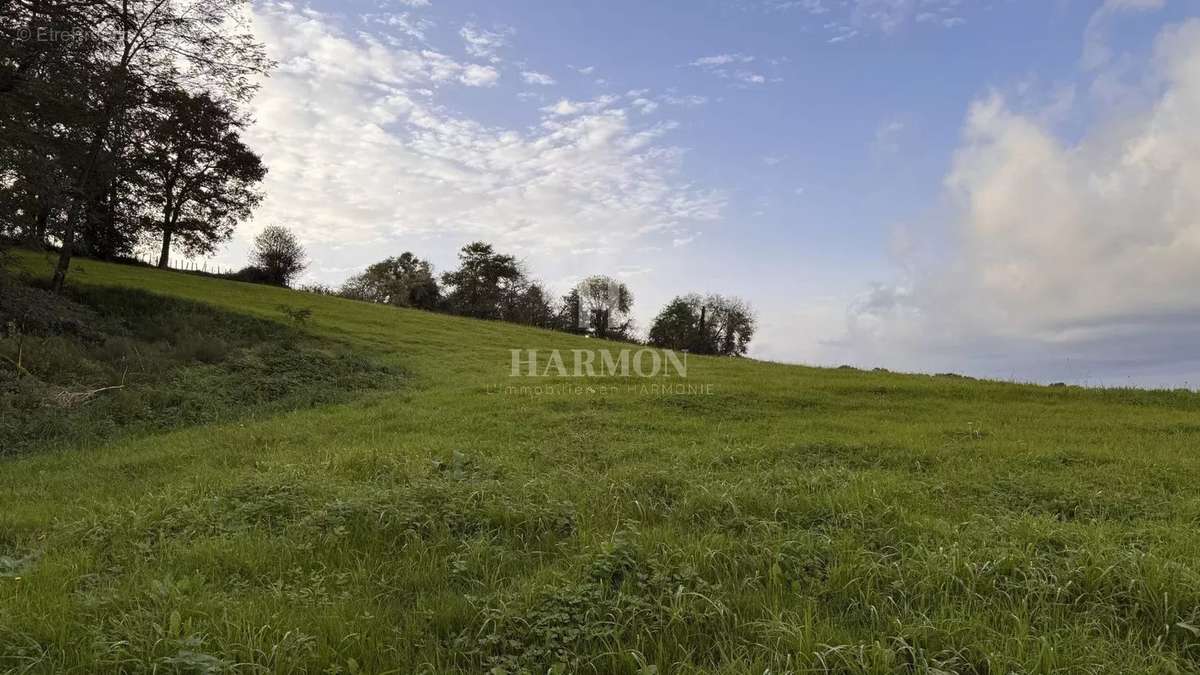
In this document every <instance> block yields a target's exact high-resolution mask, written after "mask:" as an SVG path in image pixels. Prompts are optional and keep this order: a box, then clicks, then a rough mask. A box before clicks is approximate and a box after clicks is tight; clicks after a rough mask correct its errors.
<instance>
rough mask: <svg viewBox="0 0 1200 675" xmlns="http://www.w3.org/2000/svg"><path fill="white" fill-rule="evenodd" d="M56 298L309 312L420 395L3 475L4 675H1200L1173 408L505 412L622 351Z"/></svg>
mask: <svg viewBox="0 0 1200 675" xmlns="http://www.w3.org/2000/svg"><path fill="white" fill-rule="evenodd" d="M18 262H19V264H20V265H21V266H22V267H24V268H25V269H27V270H30V271H31V272H33V273H35V274H44V273H45V270H46V269H47V267H46V264H45V263H44V262H43V259H42V258H41V257H40V256H35V255H31V254H21V255H20V256H19V257H18ZM71 283H73V284H77V285H79V286H81V287H87V288H102V287H107V286H117V287H124V288H135V289H140V290H142V291H146V292H151V293H158V294H162V295H167V296H172V297H175V298H182V299H188V300H195V301H201V302H206V303H210V304H212V305H215V306H217V307H219V308H221V309H223V310H226V311H230V312H236V313H241V314H246V315H249V316H253V317H257V318H259V319H267V320H271V321H286V320H287V319H286V318H285V317H284V316H283V315H281V313H280V310H279V307H280V306H288V307H293V308H308V309H311V310H312V315H311V317H310V318H309V319H308V321H307V322H305V324H303V327H302V330H304V331H307V332H309V333H310V334H312V335H313V336H315V337H318V338H322V339H331V340H337V341H338V342H339V344H345V345H349V346H350V347H352V348H353V347H355V346H357V347H358V348H361V349H362V350H364V351H369V352H370V353H372V354H376V355H378V357H379V358H380V359H382V360H383V362H385V363H386V365H388V366H389V367H392V368H395V369H397V370H398V371H399V372H403V373H404V374H405V377H404V378H403V381H402V382H400V383H398V384H397V385H396V386H395V387H394V388H393V389H385V390H383V391H377V392H374V393H371V394H370V395H366V396H364V397H361V398H359V399H356V400H351V401H344V402H340V403H336V404H332V405H321V406H318V407H311V408H305V409H302V410H296V411H292V412H280V413H279V414H275V415H270V416H259V417H254V418H251V419H246V420H240V421H235V422H229V423H225V424H211V425H205V426H192V427H187V428H183V429H180V430H177V431H172V432H169V433H142V434H136V435H133V436H128V437H124V438H121V439H120V440H118V441H116V442H112V443H107V444H105V443H98V444H95V445H94V446H91V447H82V448H76V449H59V450H53V451H50V450H47V451H43V452H40V453H35V454H32V455H29V456H23V457H18V458H15V459H8V460H4V461H0V672H39V673H40V672H47V673H49V672H74V673H94V672H160V673H161V672H255V673H257V672H333V673H336V672H343V673H352V672H370V673H381V672H395V673H412V672H431V673H432V672H437V673H441V672H464V673H477V672H488V671H491V672H497V673H518V672H529V673H547V672H552V673H573V672H599V673H652V672H658V673H668V672H669V673H675V672H681V673H687V672H719V673H764V672H767V671H768V670H769V671H770V672H772V673H783V672H838V673H898V672H937V671H942V672H959V673H1007V672H1029V673H1063V672H1112V673H1130V672H1161V673H1171V672H1176V673H1187V672H1197V671H1198V670H1200V527H1198V526H1200V492H1198V491H1197V490H1196V487H1195V486H1196V485H1197V484H1200V480H1198V479H1200V470H1198V469H1200V459H1198V457H1197V451H1198V448H1200V415H1198V413H1200V397H1198V396H1197V395H1195V394H1193V393H1189V392H1144V391H1135V390H1107V391H1098V390H1083V389H1078V388H1043V387H1032V386H1022V385H1014V384H1004V383H994V382H982V381H974V380H968V379H962V378H950V377H925V376H906V375H898V374H890V373H877V372H860V371H853V370H841V369H835V370H828V369H815V368H805V367H798V366H784V365H776V364H768V363H759V362H754V361H749V360H721V359H709V358H689V361H688V365H689V372H688V378H687V380H688V382H689V383H693V384H704V385H711V388H712V394H711V395H706V396H695V395H691V396H689V395H683V396H679V395H670V396H667V395H661V394H657V393H651V392H644V391H642V390H640V389H638V388H635V389H634V390H632V391H631V390H626V389H620V390H619V391H618V393H616V394H611V395H596V394H584V395H574V394H561V393H556V394H553V395H543V396H540V397H536V396H522V395H506V394H504V393H503V389H502V388H503V387H504V386H505V385H509V384H513V382H512V381H511V379H510V378H509V370H510V354H509V350H510V349H543V350H545V349H554V348H558V349H564V350H569V349H600V348H611V349H620V348H622V346H621V345H606V344H604V343H600V342H597V341H593V340H587V339H582V338H576V337H572V336H568V335H562V334H557V333H551V332H546V331H537V330H531V329H526V328H521V327H517V326H511V325H506V324H500V323H485V322H477V321H471V320H466V319H459V318H454V317H447V316H442V315H436V314H430V313H424V312H417V311H407V310H398V309H394V308H388V307H382V306H375V305H368V304H363V303H356V302H350V301H345V300H340V299H336V298H328V297H320V296H313V295H306V294H301V293H295V292H291V291H287V290H282V289H274V288H267V287H261V286H252V285H248V284H240V283H235V282H226V281H219V280H213V279H207V278H203V277H199V276H195V275H188V274H183V273H177V272H163V271H157V270H148V269H141V268H134V267H122V266H114V265H107V264H102V263H97V262H93V261H88V260H83V261H79V263H78V266H77V268H76V269H75V270H74V271H73V273H72V278H71ZM522 379H526V378H522ZM539 383H541V384H548V383H557V384H565V383H571V384H575V382H574V381H573V380H570V379H568V380H562V379H556V378H549V380H548V381H547V382H540V380H539ZM587 383H588V384H592V385H595V386H599V385H602V384H604V385H617V386H618V387H623V386H624V385H626V384H629V383H628V382H625V381H622V380H620V378H604V379H601V378H596V379H595V380H588V381H587ZM519 384H527V382H520V383H519ZM498 387H500V388H501V389H499V390H498V389H497V388H498ZM498 392H499V393H498Z"/></svg>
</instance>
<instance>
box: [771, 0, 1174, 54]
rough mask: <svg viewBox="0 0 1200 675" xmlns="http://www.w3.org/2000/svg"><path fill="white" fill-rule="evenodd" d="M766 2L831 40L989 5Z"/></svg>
mask: <svg viewBox="0 0 1200 675" xmlns="http://www.w3.org/2000/svg"><path fill="white" fill-rule="evenodd" d="M1125 1H1130V2H1145V1H1153V0H1125ZM762 6H763V8H764V9H766V10H767V11H772V12H777V11H798V12H801V13H803V14H807V15H809V16H811V17H813V18H814V21H815V22H816V23H815V25H813V26H812V28H821V29H823V30H825V31H826V32H827V33H829V34H830V37H829V38H828V39H827V40H826V42H828V43H829V44H837V43H839V42H846V41H847V40H851V39H853V38H855V37H858V36H859V35H863V34H876V33H883V34H889V33H895V32H898V31H901V30H903V29H905V28H907V27H909V26H912V25H930V26H940V27H943V28H955V27H957V26H961V25H963V24H965V23H967V18H966V16H964V15H963V14H964V13H966V12H967V11H968V10H972V9H974V10H978V9H980V8H985V7H986V5H985V4H984V3H982V2H978V1H977V0H976V1H974V2H968V1H966V0H836V1H834V0H765V2H764V4H763V5H762Z"/></svg>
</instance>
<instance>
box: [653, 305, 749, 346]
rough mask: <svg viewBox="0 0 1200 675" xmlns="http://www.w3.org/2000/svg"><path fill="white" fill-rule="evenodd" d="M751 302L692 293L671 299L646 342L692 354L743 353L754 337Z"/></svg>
mask: <svg viewBox="0 0 1200 675" xmlns="http://www.w3.org/2000/svg"><path fill="white" fill-rule="evenodd" d="M755 327H756V321H755V318H754V311H753V310H752V309H751V308H750V305H749V304H747V303H746V302H745V301H743V300H741V299H739V298H733V297H725V296H721V295H709V296H708V297H701V296H699V295H697V294H695V293H692V294H689V295H684V296H679V297H676V298H675V299H673V300H671V302H670V303H669V304H667V306H666V307H664V308H663V310H662V311H661V312H659V314H658V316H656V317H655V318H654V323H653V324H652V325H651V326H650V335H649V342H650V344H652V345H654V346H656V347H663V348H666V349H677V350H688V351H690V352H691V353H693V354H715V355H719V356H744V355H745V354H746V351H747V350H748V349H749V347H750V341H751V340H752V339H753V338H754V331H755Z"/></svg>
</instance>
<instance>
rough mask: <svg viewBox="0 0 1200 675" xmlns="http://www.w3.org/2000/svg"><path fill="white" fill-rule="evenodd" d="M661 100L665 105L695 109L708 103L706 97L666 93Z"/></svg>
mask: <svg viewBox="0 0 1200 675" xmlns="http://www.w3.org/2000/svg"><path fill="white" fill-rule="evenodd" d="M661 100H662V102H663V103H666V104H667V105H676V106H681V107H684V108H697V107H699V106H702V105H704V104H706V103H708V97H707V96H698V95H696V94H687V95H679V94H673V93H667V94H663V96H662V97H661Z"/></svg>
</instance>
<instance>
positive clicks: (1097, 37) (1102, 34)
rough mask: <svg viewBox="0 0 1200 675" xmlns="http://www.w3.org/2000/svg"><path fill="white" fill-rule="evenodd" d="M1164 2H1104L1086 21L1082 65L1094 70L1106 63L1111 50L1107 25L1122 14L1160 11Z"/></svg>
mask: <svg viewBox="0 0 1200 675" xmlns="http://www.w3.org/2000/svg"><path fill="white" fill-rule="evenodd" d="M1165 4H1166V0H1105V2H1104V4H1103V5H1101V6H1100V9H1098V10H1096V12H1095V13H1094V14H1092V17H1091V19H1090V20H1088V25H1087V30H1086V31H1085V33H1084V36H1083V65H1084V67H1085V68H1089V69H1095V68H1099V67H1101V66H1103V65H1105V64H1107V63H1108V61H1109V59H1111V58H1112V50H1111V49H1110V48H1109V46H1108V32H1109V25H1110V24H1111V23H1112V21H1113V19H1115V18H1116V17H1117V16H1118V15H1120V14H1121V13H1123V12H1144V11H1150V10H1156V9H1162V8H1163V6H1164V5H1165Z"/></svg>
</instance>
